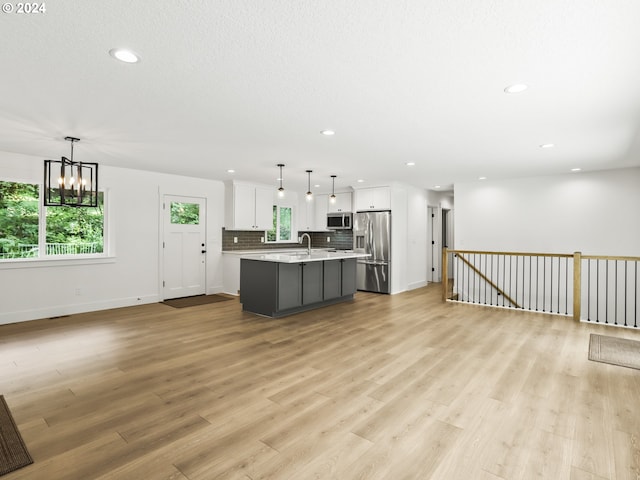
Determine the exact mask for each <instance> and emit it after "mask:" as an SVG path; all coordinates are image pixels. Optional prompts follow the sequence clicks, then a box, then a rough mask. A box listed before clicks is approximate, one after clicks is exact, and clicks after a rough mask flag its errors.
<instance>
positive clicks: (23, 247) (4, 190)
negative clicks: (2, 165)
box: [0, 181, 104, 259]
mask: <svg viewBox="0 0 640 480" xmlns="http://www.w3.org/2000/svg"><path fill="white" fill-rule="evenodd" d="M38 190H39V188H38V186H37V185H32V184H26V183H18V182H4V181H0V259H6V258H30V257H40V256H42V255H77V254H88V253H102V252H103V250H104V240H103V239H104V211H103V201H104V195H103V193H102V192H100V193H99V194H98V201H99V206H98V207H97V208H91V207H80V208H73V207H47V208H44V207H41V206H40V199H39V195H38ZM41 209H42V211H44V212H46V213H45V215H46V218H45V219H40V211H41ZM41 220H42V221H41ZM45 225H46V230H45V242H46V243H45V245H40V242H39V230H40V228H41V227H44V226H45Z"/></svg>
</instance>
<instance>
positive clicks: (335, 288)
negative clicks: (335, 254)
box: [324, 258, 356, 300]
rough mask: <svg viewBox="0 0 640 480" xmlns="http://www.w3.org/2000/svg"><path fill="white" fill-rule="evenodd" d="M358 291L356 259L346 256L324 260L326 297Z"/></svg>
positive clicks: (335, 296) (341, 295) (340, 295)
mask: <svg viewBox="0 0 640 480" xmlns="http://www.w3.org/2000/svg"><path fill="white" fill-rule="evenodd" d="M354 293H356V259H355V258H344V259H340V260H327V261H325V262H324V299H325V300H328V299H330V298H338V297H344V296H346V295H353V294H354Z"/></svg>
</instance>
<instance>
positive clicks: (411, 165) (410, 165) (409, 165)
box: [405, 162, 416, 167]
mask: <svg viewBox="0 0 640 480" xmlns="http://www.w3.org/2000/svg"><path fill="white" fill-rule="evenodd" d="M415 164H416V162H407V163H405V165H406V166H407V167H413V166H414V165H415Z"/></svg>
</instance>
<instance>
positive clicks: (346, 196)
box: [328, 192, 353, 213]
mask: <svg viewBox="0 0 640 480" xmlns="http://www.w3.org/2000/svg"><path fill="white" fill-rule="evenodd" d="M352 208H353V206H352V202H351V192H347V193H336V200H335V202H332V201H331V197H329V206H328V212H330V213H334V212H351V211H352Z"/></svg>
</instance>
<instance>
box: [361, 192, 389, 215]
mask: <svg viewBox="0 0 640 480" xmlns="http://www.w3.org/2000/svg"><path fill="white" fill-rule="evenodd" d="M355 206H356V208H355V211H356V212H361V211H363V210H391V188H390V187H372V188H360V189H358V190H356V191H355Z"/></svg>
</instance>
